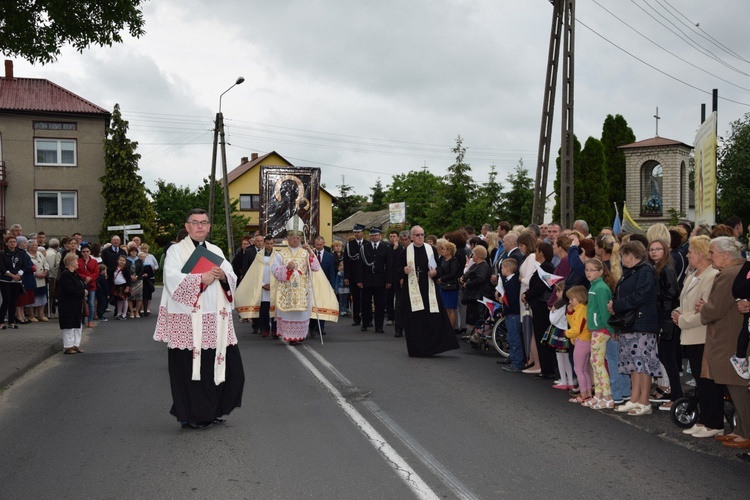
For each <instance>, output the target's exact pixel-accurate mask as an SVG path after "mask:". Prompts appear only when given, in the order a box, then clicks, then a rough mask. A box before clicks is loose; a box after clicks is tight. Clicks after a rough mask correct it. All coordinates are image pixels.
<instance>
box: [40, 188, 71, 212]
mask: <svg viewBox="0 0 750 500" xmlns="http://www.w3.org/2000/svg"><path fill="white" fill-rule="evenodd" d="M35 194H36V200H35V207H36V216H37V217H38V218H39V217H41V218H45V217H60V218H62V217H66V218H77V217H78V193H77V192H75V191H36V193H35Z"/></svg>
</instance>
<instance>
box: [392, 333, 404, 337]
mask: <svg viewBox="0 0 750 500" xmlns="http://www.w3.org/2000/svg"><path fill="white" fill-rule="evenodd" d="M403 336H404V334H403V333H397V334H396V335H394V337H403Z"/></svg>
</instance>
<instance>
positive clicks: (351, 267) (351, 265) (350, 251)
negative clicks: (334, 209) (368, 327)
mask: <svg viewBox="0 0 750 500" xmlns="http://www.w3.org/2000/svg"><path fill="white" fill-rule="evenodd" d="M364 231H365V226H363V225H362V224H355V225H354V229H353V232H354V239H353V240H349V241H348V242H347V243H346V246H344V285H346V286H348V287H349V289H350V290H351V294H352V316H353V319H354V322H353V323H352V326H357V325H359V324H360V321H361V318H362V316H361V312H362V293H361V291H360V289H359V288H358V287H357V273H358V267H359V250H360V247H361V246H362V242H363V237H364ZM365 324H366V323H365Z"/></svg>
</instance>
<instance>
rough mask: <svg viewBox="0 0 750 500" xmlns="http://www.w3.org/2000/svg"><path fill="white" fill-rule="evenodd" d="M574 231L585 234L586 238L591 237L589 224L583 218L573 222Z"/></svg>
mask: <svg viewBox="0 0 750 500" xmlns="http://www.w3.org/2000/svg"><path fill="white" fill-rule="evenodd" d="M573 231H578V232H579V233H581V234H582V235H583V237H584V238H591V233H589V224H588V222H586V221H585V220H583V219H578V220H577V221H575V222H574V223H573Z"/></svg>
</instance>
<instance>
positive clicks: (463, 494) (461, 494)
mask: <svg viewBox="0 0 750 500" xmlns="http://www.w3.org/2000/svg"><path fill="white" fill-rule="evenodd" d="M305 350H306V351H307V352H309V353H310V355H311V356H313V357H314V358H315V359H316V360H317V361H318V362H319V363H320V364H321V365H323V366H325V367H326V369H328V370H329V371H330V372H331V373H332V374H333V375H334V377H336V378H337V379H338V380H339V382H341V383H342V384H344V385H345V386H346V387H347V388H348V389H349V390H351V391H352V392H354V393H358V392H361V391H360V389H358V388H357V387H356V386H355V385H354V384H352V383H351V382H350V381H349V379H347V378H346V376H344V374H343V373H341V372H340V371H338V370H337V369H336V367H334V366H333V365H332V364H331V363H329V362H328V360H326V359H325V358H324V357H323V356H322V355H320V354H319V353H318V352H317V351H315V350H313V349H311V348H309V347H308V346H305ZM362 404H363V405H364V406H365V407H366V408H367V409H368V410H370V412H371V413H372V414H373V416H375V418H377V419H378V420H380V421H381V422H382V423H383V425H385V426H386V427H387V428H388V429H389V430H390V431H391V432H392V433H393V434H394V435H395V436H396V437H397V438H398V439H399V440H400V441H401V442H402V443H403V444H404V445H405V446H406V447H407V448H409V449H410V450H411V452H412V453H414V455H415V456H416V457H417V458H418V459H419V461H420V462H422V463H423V464H424V465H425V466H426V467H427V468H428V469H430V470H431V471H432V473H433V474H435V475H436V476H437V477H438V478H439V479H441V480H442V481H443V482H444V483H445V485H446V486H447V487H448V488H449V489H450V490H451V491H452V492H453V493H454V494H455V495H456V497H458V498H462V499H466V500H477V499H478V498H479V497H477V496H476V495H475V494H474V493H473V492H472V491H471V490H470V489H469V488H468V487H467V486H466V485H465V484H464V483H462V482H461V480H460V479H458V478H457V477H456V476H455V475H454V474H453V473H452V472H451V471H450V470H449V469H448V468H447V467H446V466H445V465H443V464H442V463H440V462H439V461H438V459H437V458H435V457H434V456H433V455H432V454H431V453H430V452H428V451H427V450H426V449H424V447H422V445H420V444H419V443H418V442H417V441H416V440H415V439H414V438H413V437H411V435H410V434H409V433H407V432H406V431H405V430H404V429H403V428H402V427H401V426H400V425H398V424H397V423H396V422H395V421H394V420H393V419H392V418H391V417H390V416H388V414H387V413H386V412H384V411H383V410H382V409H381V408H380V407H379V406H378V405H377V403H375V402H374V401H372V400H370V399H365V400H363V401H362Z"/></svg>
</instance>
